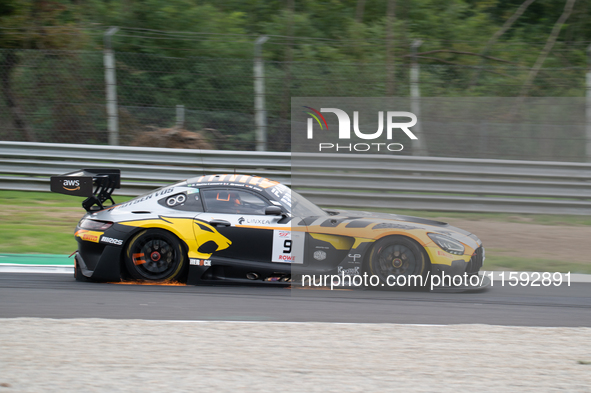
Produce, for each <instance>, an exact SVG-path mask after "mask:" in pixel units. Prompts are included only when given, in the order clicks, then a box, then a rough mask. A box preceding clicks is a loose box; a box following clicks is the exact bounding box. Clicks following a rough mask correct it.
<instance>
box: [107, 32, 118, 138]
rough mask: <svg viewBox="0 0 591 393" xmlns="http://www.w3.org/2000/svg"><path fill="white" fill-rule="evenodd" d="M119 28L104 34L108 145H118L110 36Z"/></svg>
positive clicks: (115, 91) (113, 65)
mask: <svg viewBox="0 0 591 393" xmlns="http://www.w3.org/2000/svg"><path fill="white" fill-rule="evenodd" d="M118 30H119V28H118V27H116V26H113V27H111V28H109V30H107V31H106V32H105V34H104V42H105V49H104V51H103V58H104V63H105V84H106V87H107V117H108V123H107V124H108V126H107V127H108V130H109V145H119V118H118V113H117V80H116V78H115V55H114V54H113V50H112V49H111V36H112V35H113V34H115V33H116V32H117V31H118Z"/></svg>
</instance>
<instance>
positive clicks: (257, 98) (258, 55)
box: [253, 35, 269, 151]
mask: <svg viewBox="0 0 591 393" xmlns="http://www.w3.org/2000/svg"><path fill="white" fill-rule="evenodd" d="M268 39H269V37H267V36H266V35H262V36H260V37H259V38H257V40H256V41H255V42H254V67H253V71H254V122H255V127H256V142H257V151H265V150H267V114H266V112H265V68H264V63H263V55H262V50H261V47H262V46H263V44H264V43H265V42H267V40H268Z"/></svg>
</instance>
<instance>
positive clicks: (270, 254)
mask: <svg viewBox="0 0 591 393" xmlns="http://www.w3.org/2000/svg"><path fill="white" fill-rule="evenodd" d="M201 197H202V199H203V202H204V205H205V212H203V213H201V214H199V215H197V217H196V219H197V220H198V221H204V222H207V223H208V224H209V225H211V226H213V227H215V228H216V230H217V231H218V232H219V233H220V234H221V235H223V236H224V237H225V238H227V239H228V240H230V242H231V245H230V246H229V247H228V248H226V249H223V250H220V251H216V252H214V253H213V255H212V258H229V259H234V260H247V261H258V262H269V263H271V262H289V261H288V260H285V259H289V255H291V252H292V250H291V248H292V247H293V246H292V245H291V241H287V242H286V240H291V237H290V236H288V235H289V230H290V223H289V220H285V219H284V217H283V216H280V215H266V214H265V209H266V208H267V207H268V206H272V205H273V204H272V203H271V202H270V201H269V200H268V199H267V198H265V197H263V196H261V195H259V194H257V193H255V192H253V191H249V190H246V189H234V188H211V189H202V191H201ZM284 221H285V222H284ZM282 236H283V237H285V240H283V241H281V237H282ZM282 246H284V247H283V248H282V249H280V248H281V247H282ZM284 251H285V252H284Z"/></svg>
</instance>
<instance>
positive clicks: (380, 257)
mask: <svg viewBox="0 0 591 393" xmlns="http://www.w3.org/2000/svg"><path fill="white" fill-rule="evenodd" d="M368 268H369V272H370V274H373V275H376V276H378V277H379V278H380V282H381V283H382V284H384V287H385V288H391V289H394V288H416V287H425V286H426V285H427V283H426V278H427V272H428V270H429V269H430V264H429V260H428V257H427V256H426V253H425V251H424V250H423V249H422V248H421V247H420V246H419V245H418V244H417V243H415V242H414V241H412V240H410V239H408V238H406V237H403V236H389V237H386V238H383V239H380V240H378V241H377V242H376V243H375V244H374V246H373V248H372V250H371V253H370V255H369V260H368Z"/></svg>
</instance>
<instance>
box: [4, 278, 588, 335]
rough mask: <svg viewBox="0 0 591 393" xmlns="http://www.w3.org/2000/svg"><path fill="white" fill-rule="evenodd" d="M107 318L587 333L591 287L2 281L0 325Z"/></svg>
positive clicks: (40, 279)
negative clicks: (417, 288)
mask: <svg viewBox="0 0 591 393" xmlns="http://www.w3.org/2000/svg"><path fill="white" fill-rule="evenodd" d="M15 317H42V318H110V319H120V318H125V319H148V320H158V319H165V320H226V321H232V320H239V321H284V322H288V321H289V322H354V323H412V324H464V323H484V324H493V325H516V326H571V327H576V326H585V327H591V283H571V286H570V287H568V286H566V285H563V286H560V287H537V288H534V287H521V286H517V287H509V286H505V287H499V286H495V287H493V288H489V289H488V290H486V291H484V292H481V293H428V292H393V291H363V290H338V291H337V290H335V291H330V290H301V289H299V290H290V289H286V288H265V287H245V286H240V287H237V286H216V287H210V286H202V287H191V286H148V285H117V284H97V283H81V282H76V281H75V280H74V278H73V277H72V276H70V275H65V274H19V273H1V274H0V318H15Z"/></svg>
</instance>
